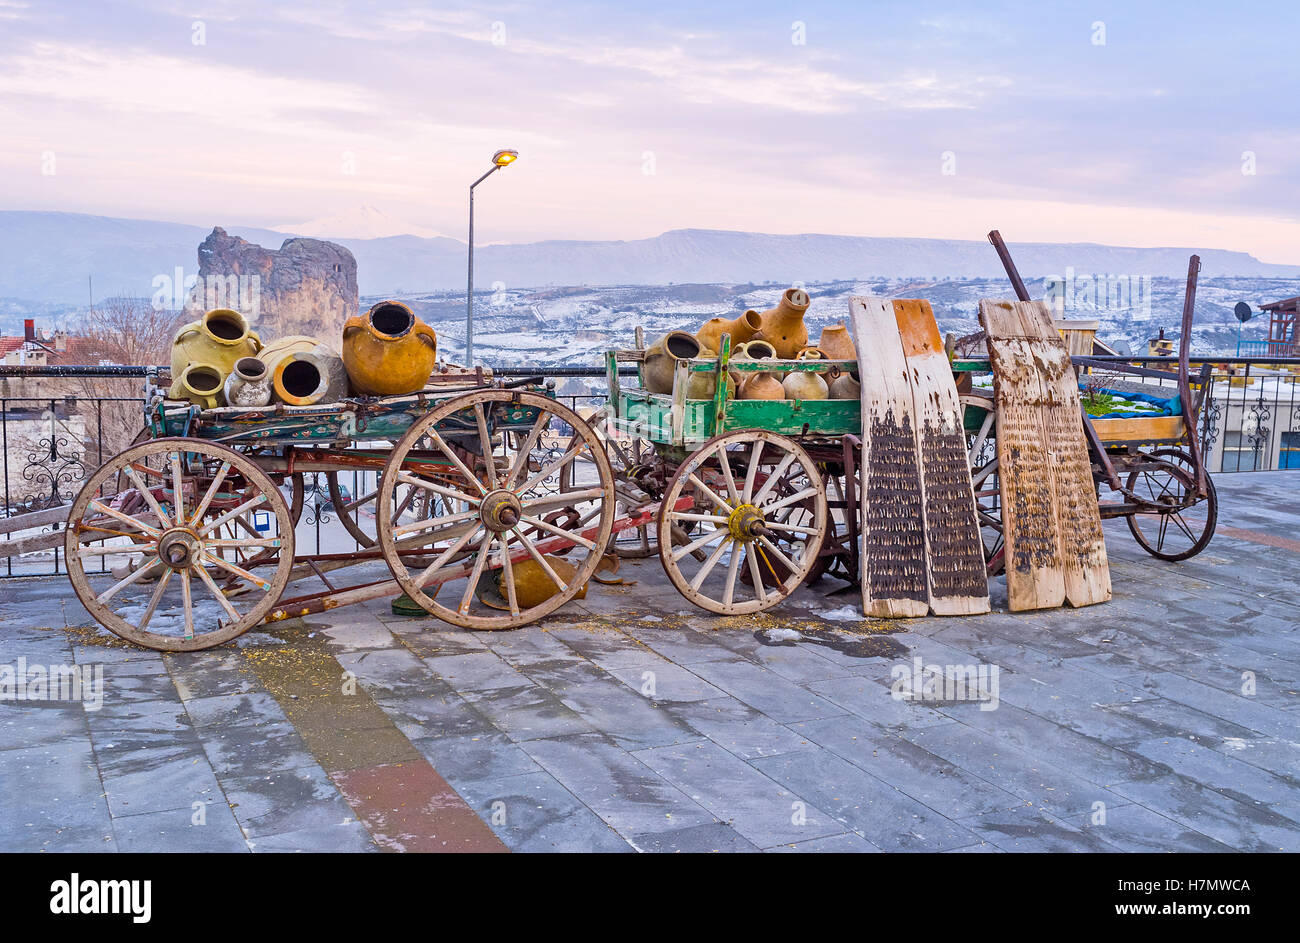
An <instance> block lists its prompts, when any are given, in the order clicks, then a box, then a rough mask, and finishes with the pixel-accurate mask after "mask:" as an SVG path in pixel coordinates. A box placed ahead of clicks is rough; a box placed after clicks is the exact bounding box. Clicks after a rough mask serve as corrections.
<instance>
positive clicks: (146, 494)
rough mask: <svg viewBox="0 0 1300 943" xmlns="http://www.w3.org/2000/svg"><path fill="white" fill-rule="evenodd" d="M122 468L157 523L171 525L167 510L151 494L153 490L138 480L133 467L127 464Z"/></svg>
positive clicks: (165, 525) (164, 525)
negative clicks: (154, 516)
mask: <svg viewBox="0 0 1300 943" xmlns="http://www.w3.org/2000/svg"><path fill="white" fill-rule="evenodd" d="M124 470H125V471H126V477H127V478H129V479H131V484H133V485H135V490H136V491H138V492H140V497H142V498H144V503H145V504H147V505H149V510H151V511H153V512H154V514H155V515H157V517H158V523H160V524H161V525H162V526H163V527H171V526H172V519H171V517H169V516H168V514H167V512H166V511H164V510H163V509H162V505H161V504H159V503H158V499H157V498H155V497H154V496H153V492H152V491H150V490H149V488H148V487H146V486H145V483H144V482H142V481H141V480H140V476H139V475H137V474H136V471H135V469H134V468H132V467H131V466H130V465H128V466H126V468H125V469H124ZM178 519H179V518H178Z"/></svg>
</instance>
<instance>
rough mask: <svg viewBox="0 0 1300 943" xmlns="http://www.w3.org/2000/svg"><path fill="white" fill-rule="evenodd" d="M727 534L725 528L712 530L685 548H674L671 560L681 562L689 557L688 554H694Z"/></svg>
mask: <svg viewBox="0 0 1300 943" xmlns="http://www.w3.org/2000/svg"><path fill="white" fill-rule="evenodd" d="M727 533H728V531H727V528H725V527H717V528H714V529H713V530H711V531H709V532H708V533H707V534H705V535H704V536H703V537H698V538H696V539H695V540H692V541H691V542H690V543H688V544H687V545H686V546H684V547H677V548H674V550H673V552H672V554H673V560H674V561H677V560H682V559H684V558H686V557H687V556H689V555H690V554H692V553H694V552H695V551H696V550H699V549H700V548H701V547H703V546H705V545H707V544H711V543H713V541H715V540H717V539H718V538H719V537H725V536H726V535H727ZM724 546H725V545H724Z"/></svg>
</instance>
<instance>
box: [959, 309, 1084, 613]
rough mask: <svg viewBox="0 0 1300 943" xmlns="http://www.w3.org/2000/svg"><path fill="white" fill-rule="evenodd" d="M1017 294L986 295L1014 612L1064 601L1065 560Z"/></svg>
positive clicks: (1038, 387) (984, 315)
mask: <svg viewBox="0 0 1300 943" xmlns="http://www.w3.org/2000/svg"><path fill="white" fill-rule="evenodd" d="M1016 304H1017V302H1012V301H990V300H987V299H985V300H982V301H980V307H979V319H980V326H981V327H983V328H984V332H985V334H987V335H988V348H989V364H990V366H991V367H992V369H993V398H994V401H995V403H996V408H997V433H996V438H995V442H996V445H997V453H998V487H999V490H1000V492H1001V499H1002V502H1001V503H1002V529H1003V538H1004V540H1005V543H1006V572H1007V601H1008V606H1009V607H1010V609H1011V610H1012V611H1013V612H1019V611H1022V610H1026V609H1053V608H1056V607H1057V606H1060V605H1061V604H1062V603H1064V602H1065V564H1064V562H1063V561H1062V559H1061V540H1060V527H1059V525H1058V522H1057V510H1056V500H1055V494H1054V491H1053V487H1052V473H1051V461H1050V457H1049V455H1048V451H1047V448H1046V446H1045V444H1044V443H1045V439H1046V433H1045V431H1044V428H1043V420H1042V406H1043V389H1042V384H1041V383H1040V382H1039V380H1038V373H1037V369H1036V368H1035V366H1034V357H1033V351H1032V350H1031V348H1030V344H1029V340H1028V339H1027V338H1026V337H1025V335H1024V328H1023V326H1022V325H1021V322H1020V316H1019V314H1018V313H1017V312H1016V309H1015V307H1014V306H1015V305H1016Z"/></svg>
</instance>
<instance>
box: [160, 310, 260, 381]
mask: <svg viewBox="0 0 1300 943" xmlns="http://www.w3.org/2000/svg"><path fill="white" fill-rule="evenodd" d="M261 349H262V341H261V339H260V338H259V337H258V336H257V334H255V333H254V332H253V331H250V330H249V329H248V321H247V320H246V319H245V318H244V316H243V315H242V314H240V313H239V312H238V311H234V310H231V309H230V308H213V309H212V310H211V311H209V312H208V313H207V314H205V315H203V317H201V318H199V319H198V320H197V321H191V322H190V323H189V324H186V325H184V326H183V327H181V328H180V329H179V330H178V331H177V332H176V336H175V337H174V338H172V364H171V366H172V373H171V375H172V387H171V389H170V390H169V391H168V395H169V396H172V397H174V398H176V399H188V398H189V395H188V394H187V393H186V391H185V390H183V389H182V387H181V385H180V377H181V374H183V373H184V372H185V369H186V368H187V367H189V366H191V365H200V364H201V365H204V366H207V367H211V368H212V369H214V370H216V371H217V373H218V374H219V375H220V376H221V381H222V382H223V383H224V382H225V379H226V377H227V376H229V375H230V371H231V370H233V369H234V367H235V361H237V360H239V359H241V358H243V357H252V356H255V355H256V354H257V352H258V351H259V350H261Z"/></svg>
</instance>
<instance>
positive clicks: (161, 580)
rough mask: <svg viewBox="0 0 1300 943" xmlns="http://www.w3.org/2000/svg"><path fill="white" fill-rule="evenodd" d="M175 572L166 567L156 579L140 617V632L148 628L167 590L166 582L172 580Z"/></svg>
mask: <svg viewBox="0 0 1300 943" xmlns="http://www.w3.org/2000/svg"><path fill="white" fill-rule="evenodd" d="M175 572H176V571H175V570H173V569H171V568H170V567H168V568H167V569H165V570H163V574H162V576H160V577H158V585H157V586H155V587H154V588H153V595H151V596H150V597H149V606H148V607H147V608H146V609H145V611H144V615H142V616H141V617H140V631H141V632H143V631H145V630H146V629H147V628H149V620H150V619H152V618H153V614H154V611H155V610H156V609H157V608H158V603H159V602H161V601H162V597H163V592H164V591H165V590H166V589H167V581H168V580H170V579H171V578H172V574H173V573H175Z"/></svg>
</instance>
